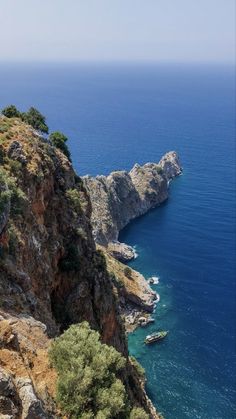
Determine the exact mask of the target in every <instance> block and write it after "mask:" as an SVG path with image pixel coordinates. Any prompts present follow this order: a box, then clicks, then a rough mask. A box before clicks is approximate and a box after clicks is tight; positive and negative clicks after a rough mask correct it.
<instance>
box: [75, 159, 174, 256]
mask: <svg viewBox="0 0 236 419" xmlns="http://www.w3.org/2000/svg"><path fill="white" fill-rule="evenodd" d="M181 170H182V169H181V165H180V161H179V157H178V155H177V153H176V152H175V151H171V152H169V153H167V154H165V156H164V157H162V159H161V160H160V162H159V163H146V164H144V165H143V166H139V165H138V164H135V166H134V167H133V168H132V169H131V171H130V172H126V171H117V172H112V173H111V174H110V175H109V176H96V177H90V176H85V177H84V178H83V180H84V183H85V185H86V188H87V190H88V192H89V194H90V198H91V203H92V216H91V222H92V226H93V235H94V239H95V241H96V242H97V243H99V244H101V245H103V246H108V245H109V243H113V246H114V247H117V246H118V243H117V240H118V236H119V232H120V231H121V230H122V229H123V228H124V227H125V226H126V225H127V224H128V223H129V222H130V221H131V220H133V219H134V218H137V217H139V216H140V215H143V214H145V213H146V212H147V211H149V210H150V209H151V208H154V207H156V206H158V205H160V204H161V203H162V202H164V201H165V200H166V199H167V198H168V185H169V181H170V180H171V179H173V178H174V177H175V176H178V175H179V174H180V173H181ZM122 247H123V244H122V243H120V244H119V254H120V256H119V255H118V257H119V258H120V259H124V260H125V259H130V255H128V257H127V256H126V252H125V249H124V251H122ZM133 256H134V254H133Z"/></svg>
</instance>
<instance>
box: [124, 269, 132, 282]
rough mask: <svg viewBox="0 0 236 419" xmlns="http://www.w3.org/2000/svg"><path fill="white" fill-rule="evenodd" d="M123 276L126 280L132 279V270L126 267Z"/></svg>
mask: <svg viewBox="0 0 236 419" xmlns="http://www.w3.org/2000/svg"><path fill="white" fill-rule="evenodd" d="M124 274H125V276H126V277H127V278H129V279H132V270H131V269H130V268H129V267H128V266H126V267H125V269H124Z"/></svg>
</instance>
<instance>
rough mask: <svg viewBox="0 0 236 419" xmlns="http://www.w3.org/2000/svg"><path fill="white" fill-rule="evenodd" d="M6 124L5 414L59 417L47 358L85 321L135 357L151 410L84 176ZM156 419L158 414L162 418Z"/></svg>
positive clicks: (129, 378)
mask: <svg viewBox="0 0 236 419" xmlns="http://www.w3.org/2000/svg"><path fill="white" fill-rule="evenodd" d="M0 125H1V126H0V163H1V166H0V192H1V194H0V309H1V317H0V331H1V332H2V333H1V339H0V350H1V351H2V355H1V361H0V367H1V376H0V390H1V391H2V394H1V399H0V416H1V414H2V416H1V417H4V416H3V415H4V414H6V415H7V414H9V415H12V417H14V418H17V417H22V418H26V417H27V418H29V417H30V418H38V417H50V415H51V414H52V415H53V417H57V415H59V413H57V411H56V410H55V409H56V407H55V403H54V399H53V397H54V396H53V395H54V391H55V380H52V381H54V382H53V383H52V382H51V381H50V376H51V377H53V374H55V372H53V371H51V370H50V368H49V365H48V361H47V348H48V345H49V339H50V338H51V337H54V336H56V335H57V334H59V333H60V331H62V330H64V329H65V328H67V327H68V325H70V324H72V323H77V322H80V321H82V320H87V321H89V323H90V325H91V326H92V327H93V328H95V329H97V330H99V331H100V333H101V337H102V340H103V342H105V343H108V344H109V345H113V346H114V347H115V348H116V349H117V350H119V351H120V352H122V354H124V355H125V356H126V358H127V368H126V371H124V372H123V376H122V380H123V382H124V384H125V386H126V388H127V394H128V397H129V399H130V401H131V404H134V403H138V404H141V405H142V406H144V407H145V408H146V409H147V410H148V411H149V412H150V411H151V409H152V408H151V406H150V403H149V402H148V399H147V397H146V394H145V392H144V390H143V389H142V386H141V384H140V383H139V380H138V378H137V376H136V374H135V370H134V368H133V367H132V365H131V364H130V363H129V361H128V350H127V343H126V338H125V332H124V326H123V323H122V321H121V318H120V314H119V308H118V305H117V302H116V296H115V295H114V289H113V285H112V282H111V279H110V276H109V273H108V272H107V270H106V262H105V258H104V256H103V254H102V252H100V251H97V250H96V248H95V243H94V239H93V236H92V229H91V225H90V216H91V203H90V199H89V196H88V193H87V191H86V189H85V187H84V185H83V182H82V180H81V178H79V177H78V176H77V175H76V174H75V172H74V170H73V168H72V166H71V163H70V162H69V161H68V159H67V158H66V157H65V156H64V155H63V154H62V153H61V151H59V150H58V149H56V148H54V147H52V146H51V145H50V144H49V143H48V142H47V141H45V140H44V139H42V138H40V137H39V136H38V135H37V133H35V132H34V131H33V130H32V128H30V127H29V126H27V125H25V124H23V123H22V122H21V121H20V120H18V119H13V118H12V119H8V118H3V117H1V119H0ZM37 322H39V323H37ZM40 344H41V355H42V353H43V354H44V355H45V357H44V355H42V359H43V361H41V360H40V359H41V358H40V356H39V355H38V349H40ZM14 360H15V361H14ZM19 360H21V361H19ZM14 362H16V364H17V368H16V369H15V371H14ZM37 363H38V367H39V366H40V365H41V367H42V368H41V369H40V368H39V371H37V370H35V364H37ZM21 364H22V368H21V367H20V365H21ZM18 366H19V368H18ZM47 370H48V377H49V378H48V379H49V382H47V373H46V371H47ZM40 377H42V379H41V378H40ZM45 377H46V378H45ZM22 380H23V381H22ZM25 380H26V381H25ZM45 380H46V381H45ZM42 388H45V392H44V391H42ZM46 389H47V391H46ZM27 394H28V396H27ZM28 399H29V400H28ZM27 400H28V401H27ZM1 409H2V412H1ZM35 409H36V410H35ZM151 417H157V416H156V414H155V411H153V413H152V414H151Z"/></svg>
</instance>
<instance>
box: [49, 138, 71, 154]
mask: <svg viewBox="0 0 236 419" xmlns="http://www.w3.org/2000/svg"><path fill="white" fill-rule="evenodd" d="M49 140H50V141H51V143H52V144H53V145H54V147H57V148H59V149H60V150H61V151H62V153H64V154H65V156H66V157H67V158H68V159H69V160H70V161H71V157H70V152H69V149H68V147H67V145H66V142H67V141H68V138H67V137H66V136H65V135H64V134H62V132H60V131H55V132H52V134H50V135H49Z"/></svg>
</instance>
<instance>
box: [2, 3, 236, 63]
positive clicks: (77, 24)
mask: <svg viewBox="0 0 236 419" xmlns="http://www.w3.org/2000/svg"><path fill="white" fill-rule="evenodd" d="M234 32H235V0H0V40H1V41H0V60H1V61H9V60H11V61H25V60H27V61H36V60H37V61H48V60H50V61H63V62H64V61H81V60H82V61H88V60H93V61H119V60H120V61H176V62H185V61H188V62H192V61H194V62H195V61H200V62H201V61H210V62H212V61H213V62H215V61H220V62H232V61H233V60H234V53H235V33H234Z"/></svg>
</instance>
